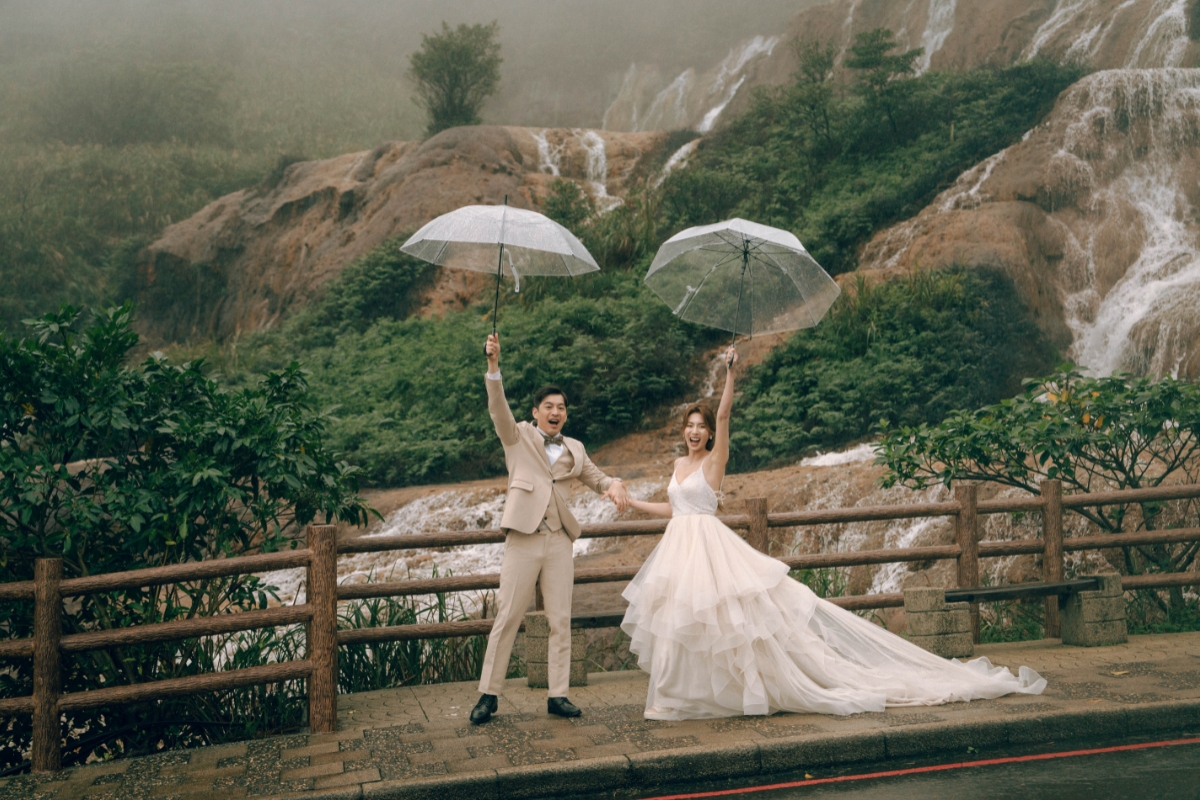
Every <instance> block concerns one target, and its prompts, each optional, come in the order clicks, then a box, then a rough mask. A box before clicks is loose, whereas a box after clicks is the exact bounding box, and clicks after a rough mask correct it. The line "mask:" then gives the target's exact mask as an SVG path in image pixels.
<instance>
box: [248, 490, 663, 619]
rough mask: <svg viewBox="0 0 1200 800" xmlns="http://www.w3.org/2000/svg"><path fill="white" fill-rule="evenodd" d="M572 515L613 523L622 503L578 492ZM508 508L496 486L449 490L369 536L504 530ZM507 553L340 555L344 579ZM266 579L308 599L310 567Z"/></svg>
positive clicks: (409, 574) (422, 574)
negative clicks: (306, 588)
mask: <svg viewBox="0 0 1200 800" xmlns="http://www.w3.org/2000/svg"><path fill="white" fill-rule="evenodd" d="M665 485H666V480H665V479H637V480H631V481H627V482H626V486H627V488H628V490H629V493H630V495H632V496H633V497H634V498H635V499H639V500H644V499H646V498H648V497H650V496H651V495H653V494H654V493H655V492H656V491H658V490H660V489H661V488H662V487H663V486H665ZM569 505H570V508H571V513H573V514H574V515H575V518H576V519H578V520H579V521H580V522H581V523H584V524H592V523H600V522H612V521H614V520H615V519H616V518H617V510H616V506H614V505H613V504H612V503H611V502H610V501H608V500H606V499H605V498H603V497H601V496H599V495H597V494H595V493H593V492H590V491H584V492H579V493H577V494H576V495H575V496H574V497H572V498H571V500H570V503H569ZM503 512H504V491H503V489H501V488H499V487H498V488H495V489H448V490H446V491H442V492H438V493H436V494H433V495H430V496H428V497H422V498H419V499H417V500H413V501H412V502H410V503H407V504H406V505H404V506H402V507H400V508H398V509H397V510H396V511H393V512H392V513H391V514H389V515H388V517H387V519H385V520H384V522H383V524H382V525H380V526H379V528H377V529H375V530H373V531H372V532H371V533H370V534H368V536H395V535H399V534H405V535H411V534H420V533H436V532H441V531H447V530H451V531H453V530H479V529H482V528H498V527H499V526H500V517H501V515H502V514H503ZM594 542H595V540H593V539H579V540H577V541H576V542H575V555H577V556H578V555H582V554H583V553H586V552H587V551H588V549H589V548H590V547H591V546H592V545H593V544H594ZM503 557H504V545H503V544H499V543H497V544H476V545H465V546H463V547H452V548H439V549H434V550H392V551H385V552H380V553H354V554H349V555H342V556H340V557H339V558H338V583H339V584H355V583H366V582H368V581H386V580H406V579H409V578H413V579H416V578H427V577H430V576H431V575H432V574H433V572H434V570H435V569H436V570H437V572H438V574H440V575H445V574H447V573H448V572H452V573H453V574H455V575H472V574H480V573H489V572H499V571H500V563H501V560H502V559H503ZM261 577H262V578H263V582H264V583H266V584H269V585H272V586H275V587H277V589H278V595H279V600H280V602H281V603H283V604H284V605H290V604H292V603H302V602H304V570H303V569H285V570H278V571H275V572H269V573H265V574H264V575H262V576H261ZM463 600H464V607H465V608H467V609H468V610H470V609H472V608H474V607H477V606H478V604H479V598H478V597H476V596H468V595H463Z"/></svg>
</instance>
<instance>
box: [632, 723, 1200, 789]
mask: <svg viewBox="0 0 1200 800" xmlns="http://www.w3.org/2000/svg"><path fill="white" fill-rule="evenodd" d="M1181 744H1200V738H1196V739H1171V740H1168V741H1162V742H1143V743H1142V744H1122V745H1117V746H1116V747H1097V748H1095V749H1092V750H1065V751H1063V752H1061V753H1039V754H1037V755H1032V756H1009V757H1008V758H988V759H984V760H982V761H963V762H960V763H958V764H934V765H933V766H929V767H912V768H910V769H892V770H888V771H886V772H870V773H867V774H865V775H843V776H841V777H838V778H811V779H809V780H805V781H790V782H788V783H775V784H771V785H770V786H747V787H744V788H742V789H722V790H721V791H717V792H697V793H695V794H669V795H662V796H660V797H650V798H646V800H693V798H699V797H728V796H730V795H738V794H750V793H751V792H769V791H772V790H776V789H793V788H795V787H797V786H817V785H818V784H822V783H845V782H846V781H865V780H870V779H872V778H895V777H898V776H900V775H917V774H920V773H923V772H944V771H946V770H950V769H963V768H965V767H990V766H993V765H995V764H1019V763H1021V762H1025V761H1048V760H1049V759H1051V758H1071V757H1073V756H1092V755H1098V754H1100V753H1120V752H1124V751H1126V750H1147V749H1149V748H1152V747H1173V746H1175V745H1181Z"/></svg>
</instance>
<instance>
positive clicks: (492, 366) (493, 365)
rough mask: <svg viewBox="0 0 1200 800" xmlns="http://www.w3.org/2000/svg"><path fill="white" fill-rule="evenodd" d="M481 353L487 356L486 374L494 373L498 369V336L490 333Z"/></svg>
mask: <svg viewBox="0 0 1200 800" xmlns="http://www.w3.org/2000/svg"><path fill="white" fill-rule="evenodd" d="M483 352H484V353H485V354H486V355H487V362H488V372H496V371H497V370H499V369H500V334H497V333H492V334H489V335H488V338H487V344H485V345H484V346H483Z"/></svg>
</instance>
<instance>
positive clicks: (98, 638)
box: [0, 481, 1200, 772]
mask: <svg viewBox="0 0 1200 800" xmlns="http://www.w3.org/2000/svg"><path fill="white" fill-rule="evenodd" d="M1197 497H1200V485H1187V486H1171V487H1158V488H1153V489H1134V490H1126V491H1120V492H1095V493H1090V494H1079V495H1067V496H1064V495H1063V494H1062V484H1061V483H1060V482H1058V481H1045V482H1044V483H1043V484H1042V491H1041V494H1040V495H1039V496H1034V497H1021V498H1001V499H996V500H983V501H981V500H979V499H978V487H977V486H976V485H973V484H965V485H961V486H956V487H955V489H954V499H953V500H952V501H950V502H945V503H918V504H910V505H889V506H864V507H854V508H838V509H822V510H817V511H793V512H784V513H776V514H771V513H769V509H768V508H767V501H766V500H764V499H761V498H754V499H750V500H747V501H746V513H744V514H740V515H730V516H724V517H721V520H722V521H723V522H724V523H725V524H726V525H728V526H729V527H731V528H734V529H736V530H742V531H744V533H745V536H746V540H747V542H749V543H750V544H751V545H753V546H754V547H756V548H758V549H759V550H761V551H763V552H766V550H767V541H768V540H767V533H768V529H769V528H781V527H798V526H807V525H824V524H838V523H848V522H869V521H886V520H898V519H916V518H929V517H952V518H953V519H954V544H951V545H937V546H931V547H910V548H903V549H894V550H865V551H858V552H845V553H812V554H804V555H795V556H788V557H785V558H782V559H780V560H781V561H783V562H784V563H785V564H787V565H788V566H789V567H791V568H792V569H818V568H828V567H853V566H863V565H869V564H889V563H901V562H914V561H915V562H924V561H934V560H950V559H953V560H954V561H955V563H956V576H957V580H956V583H957V585H958V587H960V588H968V587H974V586H978V585H979V577H980V568H979V560H980V559H981V558H997V557H1003V556H1013V555H1037V554H1040V555H1041V556H1042V578H1043V580H1044V581H1047V582H1057V581H1061V580H1062V578H1063V557H1064V554H1065V553H1067V552H1076V551H1080V550H1093V549H1104V548H1112V547H1129V546H1137V545H1150V544H1175V543H1181V542H1193V541H1200V528H1186V529H1175V530H1161V531H1149V530H1147V531H1139V532H1136V533H1125V534H1099V535H1091V536H1079V537H1071V538H1064V537H1063V512H1064V510H1067V509H1080V508H1086V507H1093V506H1103V505H1113V504H1126V503H1135V502H1156V501H1164V500H1177V499H1189V498H1197ZM1030 511H1036V512H1040V513H1041V516H1042V537H1041V538H1040V539H1022V540H1016V541H1005V542H984V541H980V527H981V523H980V518H981V516H983V515H987V514H1002V513H1014V512H1030ZM666 525H667V523H666V521H657V520H649V521H640V520H639V521H631V522H614V523H607V524H601V525H585V526H583V534H582V535H583V536H584V537H587V538H611V537H617V536H644V535H654V534H659V533H662V532H663V530H665V528H666ZM502 541H504V534H503V532H502V531H499V530H495V529H487V530H476V531H445V532H440V533H433V534H420V535H415V536H403V535H402V536H368V537H360V538H357V539H351V540H347V541H342V542H338V541H337V537H336V528H335V527H334V526H331V525H313V526H310V527H309V528H308V530H307V546H306V547H305V548H304V549H299V550H292V551H288V552H283V553H264V554H260V555H255V556H243V557H239V558H228V559H217V560H213V561H203V562H192V563H187V564H176V565H172V566H167V567H155V568H150V569H142V570H130V571H127V572H119V573H109V574H105V575H92V576H88V577H84V578H69V579H65V580H64V579H63V578H62V561H61V559H54V558H48V559H38V560H37V561H36V562H35V565H34V579H33V580H32V581H21V582H13V583H8V584H0V601H5V600H7V601H26V602H27V601H30V600H32V601H33V605H34V626H33V629H34V635H33V637H32V638H29V639H8V640H2V641H0V658H4V659H13V658H20V659H32V660H33V678H34V681H33V682H34V690H33V695H32V696H30V697H17V698H9V699H3V700H0V715H14V714H31V715H32V716H33V757H32V766H33V770H34V771H35V772H47V771H53V770H57V769H59V768H60V766H61V752H60V745H61V742H62V730H61V714H62V712H64V711H69V710H72V709H82V708H98V707H102V706H110V705H117V704H123V703H132V702H138V701H146V700H155V699H161V698H166V697H178V696H184V695H189V694H197V693H201V692H211V691H220V690H228V689H234V688H238V687H243V686H253V685H259V684H264V683H274V682H279V681H290V680H298V679H304V680H306V681H307V695H308V717H309V729H310V730H311V731H312V732H314V733H318V732H329V731H333V730H335V729H336V726H337V663H338V656H337V653H338V647H342V646H347V645H354V644H365V643H373V642H387V641H405V640H413V639H431V638H444V637H451V636H478V635H484V634H487V633H488V632H490V631H491V629H492V624H493V620H491V619H473V620H462V621H458V622H445V623H432V624H431V623H422V624H414V625H396V626H387V627H376V628H361V629H349V630H338V629H337V604H338V602H339V601H347V600H354V599H364V598H374V597H403V596H413V595H428V594H435V593H443V592H461V591H472V590H476V591H477V590H488V589H495V588H497V587H498V586H499V585H500V576H499V575H498V574H486V575H462V576H449V577H442V578H430V579H424V580H407V581H387V582H380V583H368V584H355V585H347V586H338V584H337V557H338V554H340V553H369V552H381V551H389V550H406V549H417V548H421V549H427V548H440V547H458V546H463V545H469V544H487V543H497V542H502ZM299 567H304V568H305V569H306V571H307V584H306V586H307V590H306V601H305V602H304V603H303V604H299V605H292V606H284V607H280V608H269V609H263V610H258V611H245V612H241V613H233V614H221V615H217V616H210V617H197V618H194V619H188V620H179V621H175V622H166V623H157V624H148V625H142V626H137V627H131V628H119V629H111V630H99V631H89V632H86V633H76V634H68V635H65V636H64V635H63V634H62V612H63V600H64V598H70V597H77V596H80V595H85V594H91V593H97V592H109V591H115V590H120V589H136V588H143V587H149V586H158V585H163V584H171V583H183V582H188V581H197V580H206V579H209V578H217V577H228V576H232V575H240V574H247V573H257V572H266V571H269V570H278V569H289V568H299ZM638 569H640V565H638V566H627V567H608V568H601V569H581V570H578V571H576V573H575V583H577V584H585V583H608V582H618V581H628V580H630V579H631V578H633V576H634V575H635V574H637V571H638ZM1122 585H1123V586H1124V587H1125V588H1126V589H1157V588H1172V587H1182V586H1193V585H1200V573H1194V572H1192V573H1180V574H1154V575H1134V576H1127V577H1125V578H1123V579H1122ZM830 602H832V603H835V604H836V605H839V606H841V607H842V608H846V609H850V610H868V609H878V608H893V607H899V606H902V605H903V604H904V597H903V595H902V594H900V593H888V594H869V595H859V596H850V597H837V598H831V599H830ZM972 616H973V618H974V620H975V626H976V629H975V633H976V639H977V640H978V632H979V631H978V604H974V605H973V606H972ZM620 621H621V614H619V613H610V614H601V615H595V616H589V617H577V618H574V619H572V627H576V628H598V627H612V626H616V625H619V624H620ZM299 624H303V625H304V626H305V631H306V637H305V641H306V651H307V654H306V658H305V659H303V660H297V661H287V662H281V663H274V664H267V665H265V666H260V667H251V668H247V669H237V670H227V671H224V672H218V673H212V674H207V675H194V676H189V677H184V678H173V679H169V680H161V681H154V682H150V683H141V684H134V685H128V686H112V687H107V688H104V689H94V690H91V691H86V692H76V693H71V694H63V693H62V692H61V680H62V667H61V659H62V656H63V655H64V654H66V655H69V654H72V653H79V652H85V651H88V650H98V649H104V648H110V647H121V646H127V645H137V644H148V643H152V642H165V641H174V640H180V639H192V638H197V637H201V636H213V635H218V634H226V633H234V632H237V631H243V630H257V629H262V628H269V627H279V626H289V625H299ZM1045 631H1046V635H1047V636H1048V637H1057V636H1058V635H1059V620H1058V604H1057V602H1056V601H1055V599H1054V598H1047V600H1046V625H1045Z"/></svg>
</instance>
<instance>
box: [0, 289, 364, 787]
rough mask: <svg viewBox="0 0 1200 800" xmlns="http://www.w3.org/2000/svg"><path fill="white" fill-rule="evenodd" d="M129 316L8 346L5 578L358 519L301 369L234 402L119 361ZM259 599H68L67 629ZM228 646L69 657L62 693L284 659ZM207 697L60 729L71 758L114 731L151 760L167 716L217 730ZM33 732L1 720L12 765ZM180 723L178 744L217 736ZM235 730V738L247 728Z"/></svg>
mask: <svg viewBox="0 0 1200 800" xmlns="http://www.w3.org/2000/svg"><path fill="white" fill-rule="evenodd" d="M131 316H132V314H131V308H130V307H129V306H128V305H127V306H125V307H122V308H112V309H108V310H105V311H101V312H98V313H97V314H96V315H95V318H94V320H93V321H92V322H91V324H90V325H89V326H87V327H86V328H83V329H82V330H80V324H79V323H80V318H81V314H80V312H78V311H76V310H74V309H71V308H69V307H68V308H64V309H63V310H62V311H60V312H58V313H55V314H49V315H46V316H45V317H43V318H42V319H40V320H38V321H36V322H35V323H33V325H32V330H31V334H32V335H31V336H29V337H28V338H24V339H21V340H16V339H13V338H10V337H8V336H4V335H0V582H8V581H19V580H29V579H31V578H32V574H33V563H34V560H35V559H37V558H42V557H61V558H62V560H63V569H64V574H65V576H66V577H79V576H84V575H94V574H98V573H105V572H117V571H122V570H126V569H130V568H131V567H133V568H139V567H152V566H159V565H164V564H174V563H181V562H185V561H194V560H201V559H213V558H219V557H222V556H233V555H239V554H242V553H246V552H248V551H252V550H263V551H270V550H275V549H277V548H281V547H288V546H290V544H291V542H290V540H289V539H288V538H286V536H285V534H286V531H287V530H288V529H290V528H294V527H296V526H301V525H304V524H306V523H308V522H311V521H313V520H314V519H316V518H318V517H322V518H323V519H324V520H326V521H329V520H346V521H349V522H351V523H356V524H357V523H361V522H363V521H365V518H366V513H367V509H366V507H365V506H364V504H363V502H362V500H361V499H360V498H359V496H358V475H357V471H356V470H355V469H354V468H353V467H350V466H347V465H346V464H344V463H341V462H338V461H337V460H335V457H334V455H333V454H332V452H331V451H330V450H329V448H328V447H327V445H326V434H325V426H326V419H325V417H324V416H322V415H319V414H315V413H313V411H312V410H311V398H310V396H309V394H308V391H307V386H306V384H305V381H304V376H303V374H302V373H301V372H300V370H299V368H298V367H297V366H295V365H289V366H288V367H286V368H285V369H284V370H282V371H280V372H275V373H270V374H267V375H266V376H265V377H264V378H263V380H262V382H261V383H259V384H258V385H256V386H253V387H248V388H245V389H242V390H240V391H226V390H223V389H222V388H220V387H219V386H218V385H217V384H216V383H215V382H214V381H213V380H212V379H211V378H209V377H206V376H205V375H204V373H203V371H202V366H203V365H201V364H198V363H191V364H184V365H181V366H175V365H172V364H170V363H168V362H167V361H166V360H165V359H163V358H161V357H153V358H150V359H148V360H146V361H145V362H143V363H141V364H139V365H136V366H127V365H126V364H125V361H126V358H127V357H128V355H129V352H130V350H131V349H132V348H133V347H134V345H135V344H136V342H137V336H136V335H135V334H134V333H132V331H131V330H130V323H131ZM268 591H269V587H266V586H262V585H260V583H259V581H258V579H257V578H255V577H253V576H237V577H234V578H222V579H215V580H208V581H197V582H194V583H190V584H177V585H174V586H169V587H153V588H148V589H140V590H128V591H118V592H112V593H107V594H93V595H85V596H84V597H82V598H80V599H79V600H78V601H77V602H73V603H70V604H68V605H67V606H66V610H65V614H64V619H63V629H64V633H76V632H83V631H90V630H98V629H109V628H118V627H125V626H129V625H139V624H147V623H158V622H166V621H171V620H178V619H185V618H191V617H194V616H197V615H211V614H219V613H228V612H231V611H237V610H244V609H248V608H257V607H264V606H265V605H266V602H267V594H268ZM28 606H29V604H4V605H2V606H0V631H2V632H3V633H4V635H5V636H9V637H27V636H29V635H31V626H32V611H31V609H30V608H29V607H28ZM221 641H223V640H221V639H220V638H218V639H206V640H200V641H196V640H192V641H189V642H184V643H174V642H172V643H163V644H155V645H145V646H139V647H113V648H108V649H104V650H97V651H92V652H88V653H84V654H80V655H78V656H75V657H73V658H70V659H67V660H66V663H65V666H64V690H65V691H67V692H77V691H85V690H89V689H94V688H99V687H101V686H114V685H121V684H127V683H136V682H142V681H148V680H157V679H161V678H170V677H179V676H183V675H191V674H197V673H199V672H204V671H211V670H213V669H218V668H230V667H234V668H236V666H238V664H239V663H240V661H239V659H242V660H249V661H255V659H257V660H258V661H262V660H263V659H269V658H275V657H279V653H278V652H276V653H274V654H272V653H269V652H266V651H265V650H264V651H263V652H260V654H259V655H258V656H254V655H253V653H250V652H246V653H240V654H239V653H233V654H231V653H227V652H225V651H224V650H223V647H222V645H221ZM280 652H282V651H280ZM283 657H285V658H286V655H284V656H283ZM29 666H30V665H29V662H28V661H17V662H14V664H13V665H12V666H7V665H6V668H5V669H4V670H3V671H0V696H5V697H12V696H20V695H27V694H29V692H30V689H31V681H32V677H31V675H30V673H29ZM280 691H282V690H280ZM273 692H275V690H273V689H264V690H255V691H253V692H245V693H242V694H241V695H239V696H240V697H242V698H243V700H245V701H246V702H252V703H254V704H256V705H254V711H253V714H254V715H256V716H257V715H261V717H262V718H263V719H264V720H266V721H265V722H263V724H264V725H265V726H267V727H268V728H269V727H270V725H271V722H270V720H284V721H286V720H287V719H289V718H291V719H292V720H293V723H294V722H295V721H296V719H295V716H294V714H293V715H292V716H291V717H289V714H291V713H292V712H289V711H287V710H286V709H283V708H281V707H280V706H279V705H278V704H277V703H276V701H277V700H278V698H279V697H280V695H278V694H274V693H273ZM212 702H213V698H212V697H199V698H182V699H178V700H169V701H164V702H162V703H158V704H155V703H143V704H138V705H132V706H122V707H118V708H112V709H95V710H85V711H79V712H73V713H70V714H68V719H67V724H66V727H65V730H66V732H67V733H66V735H67V740H68V747H69V748H71V747H78V746H80V742H81V740H80V737H81V736H82V735H83V734H84V733H87V734H88V736H90V737H97V736H100V735H101V734H104V733H105V732H108V733H109V734H112V737H110V738H114V737H115V738H120V740H121V742H122V744H120V745H118V744H116V743H115V742H114V741H110V740H108V739H106V740H105V742H104V744H103V748H108V751H110V752H116V751H120V750H121V749H122V748H123V749H126V750H127V749H133V750H139V751H145V750H147V749H154V748H156V747H158V746H159V744H158V743H159V742H161V741H166V740H164V739H163V737H167V739H168V740H169V739H170V734H169V732H165V729H166V728H170V727H171V726H172V725H173V723H170V722H169V721H170V720H180V719H182V720H185V721H187V720H191V719H198V720H213V719H214V716H213V713H215V712H212V710H211V709H212V707H211V706H210V705H209V704H210V703H212ZM205 709H208V710H205ZM218 716H219V715H218ZM221 718H224V717H221ZM23 725H24V726H26V727H25V728H22V727H21V726H23ZM27 725H28V718H20V719H18V720H14V721H11V722H9V723H8V726H9V728H8V729H9V733H10V741H11V742H12V744H11V746H10V747H8V748H7V749H5V750H3V751H0V759H3V760H4V761H5V762H9V763H11V762H12V761H13V760H17V761H19V760H20V758H19V755H20V751H21V750H22V749H24V748H25V747H27V746H28V740H27V737H28V733H29V731H28V728H27ZM176 727H178V726H176ZM184 727H186V729H187V730H186V731H180V732H178V733H179V736H180V737H181V738H180V739H179V740H178V741H191V740H194V739H195V738H196V737H199V738H200V739H205V737H212V736H217V735H219V734H220V733H221V731H220V730H216V729H214V730H211V731H210V730H207V729H205V730H199V729H198V727H197V726H196V725H185V726H184ZM234 728H236V729H237V730H243V732H244V726H242V727H238V726H236V725H235V726H234ZM97 746H99V745H97ZM113 748H117V750H115V751H114V750H113ZM93 749H95V748H94V747H93V748H90V749H89V748H84V750H85V752H81V753H80V754H79V757H80V758H86V757H87V756H88V755H89V754H90V753H91V752H92V750H93Z"/></svg>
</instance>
